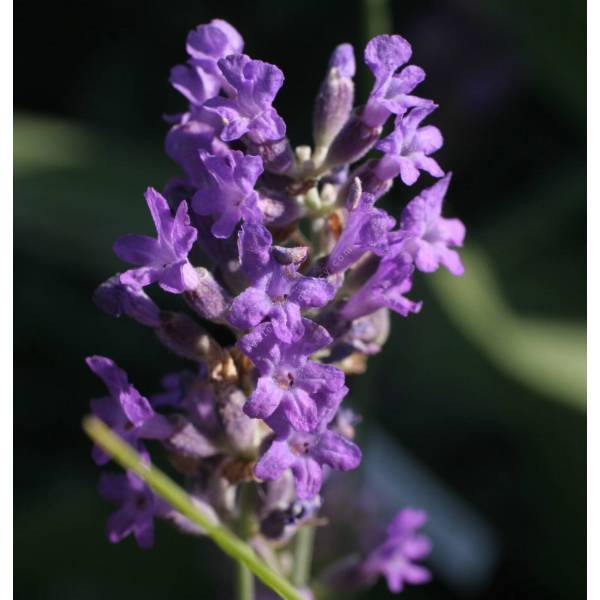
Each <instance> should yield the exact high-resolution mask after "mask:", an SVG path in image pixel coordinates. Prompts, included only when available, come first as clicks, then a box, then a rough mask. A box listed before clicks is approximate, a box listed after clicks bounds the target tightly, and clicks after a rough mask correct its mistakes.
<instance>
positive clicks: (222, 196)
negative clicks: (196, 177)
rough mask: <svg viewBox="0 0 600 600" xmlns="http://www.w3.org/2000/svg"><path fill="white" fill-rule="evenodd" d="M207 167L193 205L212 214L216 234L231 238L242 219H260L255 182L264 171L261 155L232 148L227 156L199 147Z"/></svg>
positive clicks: (204, 212) (212, 229)
mask: <svg viewBox="0 0 600 600" xmlns="http://www.w3.org/2000/svg"><path fill="white" fill-rule="evenodd" d="M200 160H201V162H202V165H203V167H204V170H205V175H206V176H205V177H204V183H203V184H201V185H200V186H199V188H198V191H197V192H196V193H195V194H194V197H193V199H192V208H193V210H194V211H195V212H196V213H198V214H199V215H211V216H212V217H213V219H214V223H213V225H212V228H211V232H212V234H213V235H214V236H215V237H216V238H228V237H229V236H230V235H231V234H232V233H233V230H234V229H235V226H236V225H237V224H238V223H239V221H240V219H242V218H243V219H245V220H248V221H260V220H261V219H262V213H261V212H260V209H259V208H258V195H257V193H256V192H255V191H254V185H255V184H256V180H257V179H258V177H259V175H260V174H261V173H262V172H263V163H262V160H261V159H260V157H258V156H250V155H246V154H244V153H243V152H240V151H239V150H233V151H232V152H230V153H229V154H226V155H224V156H213V155H211V154H208V153H207V152H204V151H200Z"/></svg>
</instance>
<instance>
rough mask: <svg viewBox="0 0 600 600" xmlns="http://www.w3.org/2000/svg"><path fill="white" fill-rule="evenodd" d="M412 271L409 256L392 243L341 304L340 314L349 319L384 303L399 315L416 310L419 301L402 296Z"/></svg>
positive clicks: (363, 314)
mask: <svg viewBox="0 0 600 600" xmlns="http://www.w3.org/2000/svg"><path fill="white" fill-rule="evenodd" d="M413 271H414V267H413V264H412V258H411V256H410V255H409V254H407V253H405V252H403V251H402V248H401V246H396V247H395V248H394V249H393V250H391V251H390V252H389V253H388V254H387V255H386V256H384V257H383V258H382V259H380V261H379V265H378V267H377V270H376V271H375V273H374V274H373V275H372V276H371V277H370V278H369V279H368V280H367V281H366V282H365V284H364V285H363V286H362V287H361V288H360V289H359V290H358V291H357V292H356V293H355V294H353V295H352V296H351V297H350V298H349V299H348V300H347V302H346V303H345V304H344V305H343V306H342V308H341V309H340V311H339V314H340V316H341V317H342V318H343V319H346V320H347V321H353V320H354V319H358V318H359V317H364V316H365V315H369V314H371V313H373V312H375V311H376V310H379V309H380V308H383V307H384V306H385V307H387V308H391V309H392V310H393V311H395V312H397V313H398V314H400V315H402V316H403V317H406V316H408V315H409V314H410V313H416V312H419V311H420V310H421V303H420V302H413V301H412V300H409V299H408V298H405V296H404V294H405V293H407V292H409V291H410V289H411V287H412V273H413Z"/></svg>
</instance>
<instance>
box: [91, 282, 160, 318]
mask: <svg viewBox="0 0 600 600" xmlns="http://www.w3.org/2000/svg"><path fill="white" fill-rule="evenodd" d="M93 299H94V303H95V304H96V306H98V308H100V309H101V310H103V311H104V312H105V313H106V314H109V315H111V316H113V317H120V316H121V315H127V316H128V317H130V318H131V319H133V320H134V321H137V322H138V323H141V324H142V325H147V326H148V327H157V326H158V325H159V324H160V310H159V308H158V306H156V304H154V302H153V301H152V300H151V299H150V297H149V296H148V295H147V294H146V293H145V292H144V290H142V289H140V288H135V287H133V286H131V285H127V284H124V283H121V280H120V278H119V274H118V273H117V275H114V276H113V277H111V278H110V279H107V280H106V281H105V282H104V283H102V284H101V285H100V286H99V287H98V288H97V289H96V291H95V292H94V295H93Z"/></svg>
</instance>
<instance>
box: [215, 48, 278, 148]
mask: <svg viewBox="0 0 600 600" xmlns="http://www.w3.org/2000/svg"><path fill="white" fill-rule="evenodd" d="M218 64H219V68H220V69H221V72H222V73H223V76H224V77H225V79H226V80H227V82H228V84H229V85H230V87H231V89H232V90H233V92H232V94H231V95H230V97H229V98H223V97H215V98H211V99H210V100H208V101H207V102H206V103H205V105H204V106H205V107H206V108H207V109H208V110H211V111H214V112H215V113H217V114H218V115H219V117H221V121H222V123H223V129H222V131H221V139H222V140H223V141H225V142H230V141H232V140H237V139H239V138H241V137H242V136H243V135H244V134H248V137H249V138H250V139H251V141H252V142H254V143H255V144H262V143H264V142H267V141H275V140H280V139H281V138H283V137H284V136H285V122H284V121H283V119H282V118H281V117H280V116H279V115H278V114H277V111H276V110H275V109H274V108H273V106H272V104H273V100H274V99H275V96H276V95H277V92H278V91H279V88H281V86H282V85H283V73H282V72H281V70H280V69H279V68H278V67H276V66H275V65H270V64H269V63H266V62H263V61H261V60H252V59H251V58H250V57H249V56H246V55H245V54H236V55H233V56H228V57H227V58H223V59H221V60H219V63H218Z"/></svg>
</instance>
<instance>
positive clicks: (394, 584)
mask: <svg viewBox="0 0 600 600" xmlns="http://www.w3.org/2000/svg"><path fill="white" fill-rule="evenodd" d="M426 520H427V514H426V513H425V512H424V511H422V510H416V509H412V508H405V509H404V510H401V511H400V512H399V513H398V514H397V515H396V516H395V517H394V519H393V520H392V522H391V523H390V524H389V525H388V528H387V532H386V538H385V540H384V541H383V542H382V543H381V544H380V545H379V546H377V548H375V549H374V550H373V551H372V552H371V553H370V554H369V555H368V556H367V558H366V559H365V561H364V562H363V563H362V565H361V567H360V573H361V575H362V577H363V578H364V579H365V580H367V581H370V582H371V583H374V582H375V581H376V580H377V578H378V577H379V576H380V575H383V576H384V577H385V578H386V580H387V584H388V587H389V588H390V591H391V592H394V593H398V592H401V591H402V589H403V588H404V584H405V583H410V584H413V585H418V584H421V583H427V582H428V581H429V580H430V579H431V573H430V572H429V571H428V570H427V569H426V568H425V567H422V566H421V565H417V564H415V561H417V560H422V559H424V558H425V557H426V556H427V555H428V554H429V553H430V552H431V543H430V541H429V539H428V538H427V537H425V536H423V535H419V534H417V533H416V531H417V529H419V528H420V527H422V526H423V524H424V523H425V521H426Z"/></svg>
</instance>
